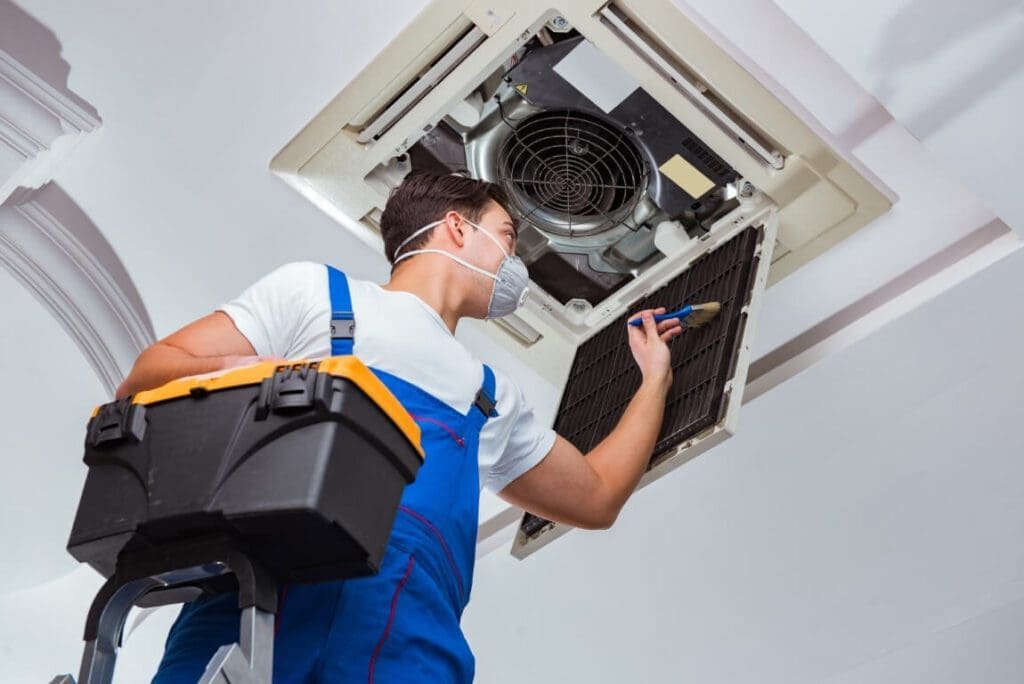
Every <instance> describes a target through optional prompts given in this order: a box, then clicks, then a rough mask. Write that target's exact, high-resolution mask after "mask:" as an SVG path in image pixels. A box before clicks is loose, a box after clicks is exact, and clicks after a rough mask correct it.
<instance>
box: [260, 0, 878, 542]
mask: <svg viewBox="0 0 1024 684" xmlns="http://www.w3.org/2000/svg"><path fill="white" fill-rule="evenodd" d="M731 49H732V48H731V47H729V46H727V45H724V42H723V41H721V40H720V39H718V38H716V37H714V36H712V35H709V31H708V30H706V29H705V28H704V27H702V26H701V25H700V21H699V18H697V17H694V16H691V15H690V14H689V13H688V12H687V10H686V9H685V7H677V6H675V5H673V4H672V3H670V2H667V1H664V0H647V1H644V2H639V1H637V0H616V1H615V2H612V3H607V2H599V1H597V0H566V1H565V2H562V3H560V4H559V5H558V7H557V9H556V8H553V7H551V6H550V5H548V4H546V3H544V2H540V1H537V0H523V1H519V2H515V3H512V2H475V3H472V4H470V5H468V6H466V5H465V4H464V3H461V2H454V1H452V0H438V1H436V2H433V3H431V4H430V5H428V6H427V7H426V8H425V9H424V10H423V11H422V12H421V13H420V14H419V15H418V16H417V17H416V19H415V20H414V21H413V22H412V23H411V24H409V26H408V27H406V28H405V29H404V30H403V31H402V32H401V34H400V35H399V36H398V37H397V38H396V39H395V40H394V41H393V42H392V43H391V44H390V45H388V46H387V47H386V48H385V49H384V50H383V51H382V52H381V53H380V54H379V55H378V56H377V57H376V58H375V59H374V60H373V61H372V62H371V64H370V65H369V66H367V67H366V68H365V69H364V70H363V72H361V73H360V74H359V75H358V76H357V77H356V78H355V79H354V80H353V81H352V82H351V83H350V84H349V85H348V86H346V87H345V88H344V90H342V91H341V93H339V94H338V95H337V96H336V97H335V98H334V100H333V101H332V102H331V103H330V104H329V105H328V106H327V107H326V108H325V109H324V110H323V111H322V112H321V113H319V114H318V115H317V116H316V117H315V118H314V119H313V120H312V121H311V122H310V123H309V124H308V125H307V126H306V127H305V128H304V129H303V130H302V131H301V132H300V133H298V134H297V135H296V136H295V138H293V139H292V140H291V141H290V142H289V143H288V144H287V145H286V146H285V147H284V148H283V149H282V150H281V152H280V153H279V154H278V155H277V156H276V157H275V159H274V160H273V162H272V165H271V166H272V169H273V170H274V171H275V172H276V173H278V174H279V175H280V176H281V177H282V178H283V179H284V180H285V181H286V182H288V183H289V184H290V185H292V186H293V187H294V188H295V189H297V190H298V191H299V192H301V193H302V194H303V195H304V196H306V197H307V198H309V199H310V200H311V201H313V202H314V203H315V204H317V205H318V206H320V207H321V208H322V209H324V210H325V211H327V212H328V213H329V214H331V215H332V216H333V217H335V218H336V219H337V220H338V221H339V222H340V223H341V224H342V225H343V226H344V227H345V228H346V229H348V230H351V231H352V232H353V233H354V234H356V235H357V236H358V237H359V238H360V239H361V240H363V241H364V242H366V243H367V244H368V245H370V246H372V247H373V248H375V249H377V250H378V251H382V250H383V242H382V240H381V238H380V234H379V230H378V225H379V217H380V214H381V211H382V210H383V207H384V204H385V201H386V199H387V195H388V192H389V191H390V190H391V188H393V187H395V186H397V185H398V184H399V183H400V182H401V181H402V179H403V178H404V177H405V176H406V175H408V174H409V173H411V172H413V171H417V170H425V169H435V170H442V171H448V172H462V173H466V174H468V175H472V176H473V177H477V178H484V179H487V180H491V181H495V182H498V183H501V184H503V185H504V186H505V187H506V189H507V190H508V192H509V193H510V195H511V197H512V198H513V201H514V204H515V205H516V208H517V212H518V213H519V218H520V219H521V223H520V238H519V240H518V246H517V250H518V252H519V254H520V256H521V257H522V258H523V260H524V261H525V262H526V263H527V265H528V267H529V269H530V273H531V280H532V281H533V282H532V287H531V296H530V298H529V300H528V301H527V303H526V304H525V305H524V306H523V307H522V308H521V309H520V310H519V311H518V312H517V313H516V314H514V315H512V316H509V317H506V318H504V319H501V320H500V321H497V322H494V323H488V324H486V325H483V329H484V330H485V331H486V332H487V334H489V335H490V336H492V337H493V339H494V341H495V342H496V343H498V344H500V345H501V346H503V347H504V348H505V349H507V350H508V351H509V352H511V353H513V354H515V355H517V356H518V357H519V358H520V359H522V360H523V361H524V362H526V363H527V364H529V365H530V366H531V367H532V368H534V369H535V370H536V371H537V372H538V373H540V374H541V375H542V376H543V377H545V378H546V379H548V380H549V381H550V382H551V383H552V384H553V385H554V386H556V387H559V388H562V390H563V395H562V398H561V407H560V409H559V415H558V416H557V417H556V420H555V426H556V428H563V429H560V432H563V433H564V431H565V430H569V431H570V432H572V431H575V432H573V434H575V435H577V437H576V439H577V440H578V441H580V442H588V443H589V442H592V441H593V440H594V439H598V438H599V437H600V435H601V431H602V430H605V431H607V430H608V429H610V427H611V426H613V425H614V422H615V420H616V415H615V410H616V409H615V407H616V406H618V407H619V409H618V410H619V411H620V412H621V403H622V402H621V399H622V397H621V396H619V395H621V394H622V393H623V392H628V390H629V387H628V386H629V383H630V382H635V381H636V378H632V379H630V372H631V371H630V368H631V366H630V364H629V363H628V359H626V360H623V359H622V358H619V357H621V356H622V355H621V354H618V356H616V352H615V351H614V349H612V348H611V347H609V348H608V349H605V348H604V347H601V345H606V346H608V345H612V346H614V343H613V342H606V341H603V340H604V338H608V339H609V340H610V339H611V337H610V336H614V335H616V334H619V333H614V332H608V331H610V330H620V331H621V327H622V324H623V322H624V320H625V317H626V316H627V315H628V314H629V313H631V312H633V311H635V310H638V309H639V308H642V306H644V305H647V304H650V303H662V304H664V305H665V306H673V305H674V304H676V303H678V304H683V303H686V302H685V301H678V302H673V301H670V300H671V297H700V296H705V295H708V296H710V295H711V294H713V295H714V296H717V297H721V298H725V299H726V300H727V301H728V305H727V306H724V307H723V313H722V320H721V321H719V322H718V323H716V325H715V326H711V327H710V328H709V329H706V330H705V329H701V330H698V331H693V332H688V333H686V334H685V335H684V336H683V337H682V338H680V339H679V340H677V341H676V343H674V349H673V365H674V367H676V368H677V372H676V375H677V376H685V377H687V378H689V379H688V380H687V381H686V382H690V383H691V384H690V385H686V384H685V383H684V382H682V381H681V382H680V384H679V385H678V386H674V387H673V392H674V393H675V395H673V396H670V397H669V400H670V403H672V402H673V401H674V402H675V403H674V404H672V406H675V407H676V409H677V410H676V409H673V410H676V413H675V414H672V412H671V411H669V412H667V420H666V431H667V432H666V431H663V432H664V434H663V435H662V438H661V439H660V441H659V445H660V447H661V449H660V451H658V452H657V453H656V454H655V457H654V459H653V460H652V463H651V468H650V470H649V471H648V473H647V475H646V476H645V477H644V480H643V483H647V482H649V481H651V480H653V479H654V478H656V477H659V476H660V475H662V474H664V473H665V472H667V471H668V470H671V469H672V468H674V467H677V466H678V465H680V464H682V463H683V462H685V461H687V460H689V459H690V458H692V457H694V456H696V455H697V454H699V453H701V452H702V451H704V450H706V449H708V448H710V447H711V446H713V445H714V444H717V443H718V442H720V441H721V440H722V439H725V438H727V437H728V436H729V435H731V434H732V433H733V432H734V431H735V429H736V424H737V414H738V409H739V405H740V402H741V398H742V392H743V385H744V382H745V379H746V372H747V367H748V365H749V363H750V358H749V351H750V345H751V340H752V336H753V331H754V327H755V323H756V317H757V310H758V307H759V303H760V299H761V295H762V293H763V291H764V289H765V288H766V287H768V286H770V285H771V284H772V283H774V282H777V281H778V280H780V279H782V278H784V277H786V276H787V275H789V274H791V273H792V272H794V271H795V270H796V269H798V268H800V267H801V266H802V265H804V264H806V263H808V262H809V261H810V260H812V259H814V258H817V257H819V256H820V255H821V254H823V253H825V252H826V251H827V250H828V249H830V248H831V247H833V246H834V245H835V244H837V243H838V242H839V241H840V240H842V239H843V238H845V237H847V236H849V235H850V234H852V233H853V232H854V231H856V230H858V229H860V228H862V227H863V226H865V225H866V224H867V223H869V222H870V221H871V220H873V219H874V218H876V217H878V216H879V215H881V214H882V213H884V212H885V211H887V210H888V209H889V208H890V207H891V205H892V203H893V202H894V201H895V196H894V195H893V194H892V192H891V191H890V190H888V189H887V188H885V187H884V186H883V185H882V184H881V183H880V182H879V181H878V180H877V179H876V178H874V177H873V176H872V175H871V174H870V172H868V171H867V170H866V169H864V168H862V167H861V166H860V165H859V164H858V163H857V162H856V161H855V160H853V159H851V158H849V157H848V156H847V155H844V154H842V153H841V152H840V151H839V150H838V149H836V147H835V146H834V145H833V144H831V143H830V142H829V136H828V135H827V133H826V132H825V131H823V130H822V129H821V128H820V126H818V125H817V124H816V123H815V122H814V121H813V120H812V119H811V118H810V117H809V116H807V115H806V114H805V113H804V112H802V110H800V108H799V106H798V105H795V104H791V103H790V104H787V100H788V98H787V96H786V94H785V93H781V92H778V89H777V88H775V87H774V86H773V85H772V84H770V83H762V82H760V81H759V80H758V79H757V78H756V77H755V76H754V75H753V74H751V73H750V72H748V71H747V70H746V69H744V68H743V67H742V66H741V64H740V63H739V62H738V61H737V60H736V59H734V57H733V55H732V54H730V52H729V50H731ZM694 269H698V270H699V272H700V273H701V274H703V275H701V280H700V282H698V278H697V277H696V275H694V274H695V273H697V270H694ZM715 269H721V272H718V271H715ZM655 296H660V297H661V298H662V299H661V300H659V301H656V302H655V301H652V300H651V299H649V298H650V297H655ZM610 326H614V328H612V327H610ZM602 335H603V336H604V337H601V336H602ZM622 337H623V339H622V344H621V345H620V346H621V347H624V346H625V340H624V333H622ZM595 350H596V351H595ZM709 350H710V351H709ZM602 354H603V355H604V356H602ZM595 355H596V356H595ZM606 357H607V359H609V360H608V362H607V363H606V362H604V361H602V362H601V363H596V362H594V361H592V360H591V361H588V359H593V358H602V359H604V358H606ZM616 358H618V361H615V363H618V364H619V365H615V363H612V361H614V360H615V359H616ZM588 364H589V365H588ZM598 371H600V372H602V373H605V375H604V376H602V377H601V378H597V377H596V375H595V373H598ZM608 374H610V375H608ZM616 374H617V375H616ZM695 378H696V379H695ZM588 383H589V384H588ZM694 383H696V384H694ZM582 388H585V391H584V389H582ZM623 388H625V389H623ZM687 397H688V398H687ZM616 402H618V403H616ZM687 402H689V403H687ZM684 404H685V406H684ZM669 414H671V415H669ZM673 415H674V416H675V418H672V416H673ZM674 419H678V421H680V425H678V426H677V425H674V424H670V423H671V420H674ZM677 428H678V429H677ZM580 430H583V431H582V432H580ZM687 430H689V432H687ZM588 440H589V441H588ZM577 446H581V448H583V447H584V446H586V445H585V444H577ZM564 531H565V528H564V526H561V525H556V524H554V523H549V522H547V521H543V520H539V519H534V518H531V517H530V516H527V518H526V519H525V520H524V523H523V525H522V529H521V530H520V532H519V535H518V537H517V540H516V542H515V544H514V545H513V552H514V553H515V554H516V555H517V556H520V557H522V556H525V555H527V554H529V553H531V552H532V551H534V550H536V549H537V548H540V547H541V546H543V545H544V544H547V543H549V542H550V541H552V540H553V539H555V538H557V537H558V536H559V535H560V534H561V533H563V532H564Z"/></svg>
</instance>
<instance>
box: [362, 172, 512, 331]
mask: <svg viewBox="0 0 1024 684" xmlns="http://www.w3.org/2000/svg"><path fill="white" fill-rule="evenodd" d="M510 208H511V205H510V204H509V201H508V197H507V195H506V194H505V192H504V191H503V190H502V189H501V187H500V186H498V185H496V184H494V183H488V182H486V181H478V180H474V179H472V178H466V177H464V176H458V175H441V174H433V173H431V174H427V173H422V174H415V175H411V176H409V177H408V178H406V179H405V181H404V182H403V183H402V184H401V185H400V186H398V187H397V188H395V189H394V190H393V191H392V192H391V196H390V197H389V198H388V202H387V205H386V206H385V207H384V213H383V214H382V215H381V222H380V225H381V235H382V237H383V238H384V250H385V254H386V255H387V257H388V260H389V261H390V262H391V264H392V271H393V272H395V271H397V270H398V269H400V268H403V267H404V265H405V264H411V263H413V262H414V260H420V262H421V264H426V263H427V261H428V260H432V261H431V265H432V267H433V268H446V269H449V270H451V268H452V267H454V271H453V272H454V273H456V274H458V275H457V276H456V277H457V278H458V279H459V281H460V282H461V283H463V284H464V285H465V286H466V289H467V292H469V293H470V295H471V296H475V298H476V299H478V300H479V302H478V306H477V307H475V308H477V309H479V313H480V315H481V316H482V317H486V318H497V317H500V316H504V315H507V314H509V313H511V312H512V311H514V310H515V309H516V307H518V306H519V305H521V304H522V303H523V301H525V299H526V288H527V285H528V283H529V276H528V275H527V272H526V267H525V266H524V265H523V263H522V261H520V260H519V258H518V257H517V256H515V248H516V236H517V229H516V224H515V221H514V220H513V219H512V214H511V211H510ZM442 263H443V264H444V265H443V266H442V265H441V264H442ZM449 264H451V266H449ZM473 293H476V294H475V295H474V294H473Z"/></svg>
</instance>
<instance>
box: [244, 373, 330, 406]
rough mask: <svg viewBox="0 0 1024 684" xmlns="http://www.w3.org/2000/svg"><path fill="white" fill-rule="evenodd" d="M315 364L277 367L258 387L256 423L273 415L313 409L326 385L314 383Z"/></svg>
mask: <svg viewBox="0 0 1024 684" xmlns="http://www.w3.org/2000/svg"><path fill="white" fill-rule="evenodd" d="M318 376H319V373H318V372H317V364H316V363H312V364H309V363H303V364H300V365H295V366H281V367H279V368H278V369H277V370H275V371H274V374H273V375H271V376H270V377H269V378H265V379H264V380H263V383H262V384H261V385H260V396H259V400H258V401H257V405H256V419H257V420H264V419H265V418H266V417H267V415H268V414H269V413H270V412H271V411H273V412H274V413H289V412H294V411H302V410H306V409H310V408H313V407H314V406H315V405H316V404H317V401H318V398H319V395H320V394H321V393H322V392H323V391H324V389H325V387H326V384H325V383H324V382H319V383H318V382H317V378H318Z"/></svg>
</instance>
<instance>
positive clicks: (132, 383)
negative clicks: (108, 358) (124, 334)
mask: <svg viewBox="0 0 1024 684" xmlns="http://www.w3.org/2000/svg"><path fill="white" fill-rule="evenodd" d="M225 358H226V357H223V356H193V355H192V354H189V353H188V352H186V351H184V350H182V349H178V348H176V347H172V346H170V345H166V344H161V343H159V342H158V343H157V344H154V345H153V346H151V347H149V348H148V349H146V350H145V351H143V352H142V353H141V354H139V358H138V359H136V360H135V365H134V366H133V367H132V371H131V373H129V374H128V377H127V378H125V379H124V382H122V383H121V386H120V387H118V388H117V394H116V397H117V398H118V399H120V398H121V397H126V396H128V395H129V394H135V393H136V392H141V391H143V390H147V389H153V388H154V387H159V386H160V385H163V384H164V383H166V382H170V381H171V380H174V379H176V378H182V377H185V376H186V375H198V374H199V373H209V372H211V371H215V370H220V369H221V368H223V367H224V361H225Z"/></svg>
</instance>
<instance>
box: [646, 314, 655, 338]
mask: <svg viewBox="0 0 1024 684" xmlns="http://www.w3.org/2000/svg"><path fill="white" fill-rule="evenodd" d="M644 332H645V333H647V336H648V337H653V336H655V335H657V334H658V324H657V323H655V322H654V314H652V313H651V312H650V311H645V312H644Z"/></svg>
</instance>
